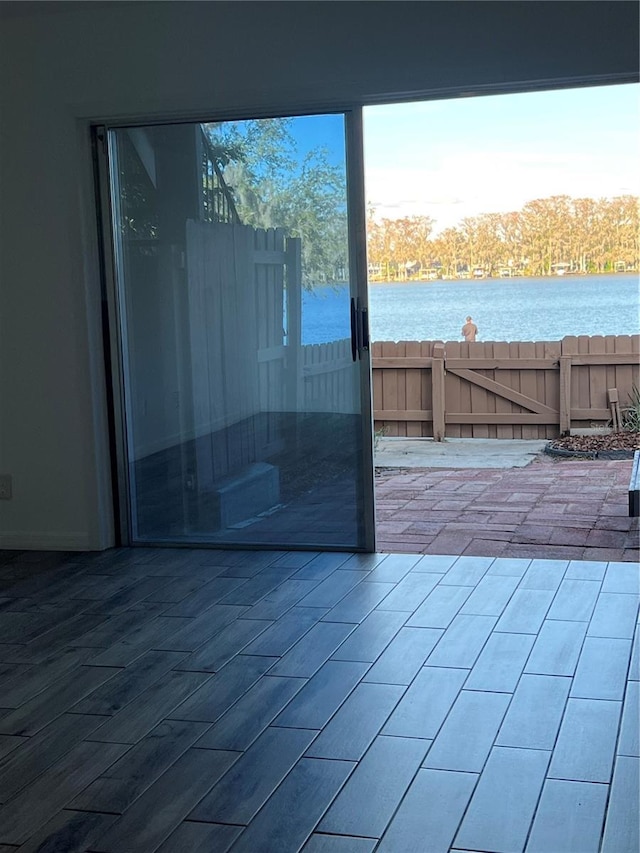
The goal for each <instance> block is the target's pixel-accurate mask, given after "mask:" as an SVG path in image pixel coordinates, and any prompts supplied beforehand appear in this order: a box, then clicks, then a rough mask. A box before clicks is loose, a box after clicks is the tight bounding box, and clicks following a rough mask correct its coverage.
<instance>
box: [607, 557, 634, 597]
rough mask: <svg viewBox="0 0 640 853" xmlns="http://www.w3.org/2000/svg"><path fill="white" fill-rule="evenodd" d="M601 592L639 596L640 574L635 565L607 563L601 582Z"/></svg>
mask: <svg viewBox="0 0 640 853" xmlns="http://www.w3.org/2000/svg"><path fill="white" fill-rule="evenodd" d="M602 591H603V592H626V593H630V594H631V595H640V572H638V564H637V563H613V562H612V563H609V564H608V565H607V571H606V573H605V576H604V581H603V582H602Z"/></svg>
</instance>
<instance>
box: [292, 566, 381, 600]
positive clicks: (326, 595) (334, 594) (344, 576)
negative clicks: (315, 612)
mask: <svg viewBox="0 0 640 853" xmlns="http://www.w3.org/2000/svg"><path fill="white" fill-rule="evenodd" d="M368 574H369V573H368V572H364V571H348V570H346V571H341V572H340V573H339V574H334V575H331V576H330V577H328V578H326V579H325V580H323V581H322V583H319V584H318V586H317V587H316V588H315V589H313V590H312V591H311V592H310V593H309V594H308V595H305V597H304V598H303V599H301V601H300V606H301V607H335V605H336V604H337V603H338V602H339V601H340V600H341V599H343V598H344V597H345V595H346V594H347V593H348V592H350V591H351V590H352V589H353V588H354V587H355V586H357V585H358V584H359V583H360V582H361V581H363V580H364V579H365V578H366V577H367V575H368Z"/></svg>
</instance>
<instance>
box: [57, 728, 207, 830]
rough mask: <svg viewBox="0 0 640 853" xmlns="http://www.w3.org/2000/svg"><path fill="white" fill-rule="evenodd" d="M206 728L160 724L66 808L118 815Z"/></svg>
mask: <svg viewBox="0 0 640 853" xmlns="http://www.w3.org/2000/svg"><path fill="white" fill-rule="evenodd" d="M207 725H208V724H207V723H187V722H183V721H179V722H178V721H172V720H168V721H165V722H163V723H161V724H160V725H159V726H157V727H156V728H155V729H154V730H153V731H152V732H151V733H150V734H149V735H148V736H147V737H146V738H144V740H142V741H140V742H139V743H138V744H137V745H136V746H134V747H132V748H131V749H130V750H129V751H128V752H126V753H125V754H124V755H123V756H122V758H120V759H119V760H118V761H116V763H115V764H113V765H112V766H111V767H110V768H109V769H108V770H106V771H105V772H104V773H103V774H102V775H101V776H99V777H98V778H97V779H96V780H95V781H94V782H92V783H91V784H90V785H89V786H88V787H87V788H85V789H84V791H82V792H81V793H80V794H78V796H77V797H76V798H75V799H74V800H72V802H71V803H70V804H69V808H72V809H80V810H82V811H93V812H106V813H112V814H114V813H115V814H122V813H123V812H124V811H126V809H128V808H129V806H131V804H132V803H133V802H134V801H135V800H136V799H137V798H138V797H139V796H140V795H141V794H143V793H144V791H146V789H147V788H149V787H150V786H151V785H152V784H153V783H154V782H155V781H156V779H158V778H159V777H160V776H161V775H162V774H163V773H164V772H165V770H167V769H168V768H169V767H170V766H171V765H172V764H173V763H174V762H175V761H177V759H178V758H180V756H181V755H182V754H183V753H185V752H186V751H187V749H189V747H190V746H192V745H193V744H194V743H195V741H196V740H197V739H198V738H199V737H200V736H201V735H202V734H203V733H204V732H205V731H206V729H207Z"/></svg>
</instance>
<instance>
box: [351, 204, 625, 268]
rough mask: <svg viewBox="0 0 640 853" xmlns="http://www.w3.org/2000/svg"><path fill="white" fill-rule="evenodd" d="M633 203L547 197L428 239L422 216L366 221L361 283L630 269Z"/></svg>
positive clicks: (429, 226) (430, 223)
mask: <svg viewBox="0 0 640 853" xmlns="http://www.w3.org/2000/svg"><path fill="white" fill-rule="evenodd" d="M638 203H639V199H638V197H637V196H632V195H623V196H617V197H615V198H600V199H592V198H571V197H570V196H566V195H556V196H550V197H549V198H540V199H534V200H532V201H529V202H527V203H526V204H525V205H524V206H523V207H522V209H521V210H519V211H513V212H510V213H483V214H480V215H479V216H473V217H466V218H465V219H463V220H462V221H461V222H460V223H459V224H458V225H456V226H454V227H451V228H446V229H444V230H443V231H441V232H440V233H439V234H434V226H435V221H434V220H433V219H432V218H431V217H429V216H408V217H404V218H401V219H378V218H377V217H376V215H375V209H374V208H370V209H369V211H368V217H367V245H368V262H369V276H370V278H372V279H374V280H375V279H378V280H384V281H393V280H406V279H411V278H465V277H474V276H478V277H479V276H489V277H491V276H505V277H507V276H511V275H514V276H515V275H522V276H547V275H554V274H556V273H560V274H562V273H606V272H615V271H618V272H620V271H631V270H637V269H638V263H639V259H640V245H639V244H640V230H639V225H640V217H639V204H638Z"/></svg>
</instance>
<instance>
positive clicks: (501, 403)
mask: <svg viewBox="0 0 640 853" xmlns="http://www.w3.org/2000/svg"><path fill="white" fill-rule="evenodd" d="M493 355H494V356H495V358H509V344H508V343H507V342H506V341H496V342H495V343H494V344H493ZM500 379H501V380H502V382H504V384H505V385H508V386H509V388H512V387H513V376H512V371H511V370H501V371H500ZM495 410H496V414H497V415H506V414H508V413H509V412H511V410H512V405H511V403H510V402H509V400H505V399H504V397H496V401H495ZM496 438H513V426H512V425H511V424H496Z"/></svg>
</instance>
